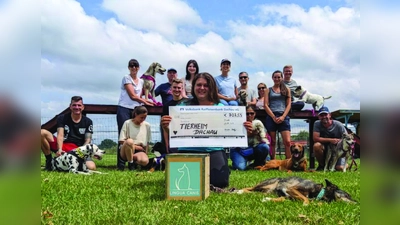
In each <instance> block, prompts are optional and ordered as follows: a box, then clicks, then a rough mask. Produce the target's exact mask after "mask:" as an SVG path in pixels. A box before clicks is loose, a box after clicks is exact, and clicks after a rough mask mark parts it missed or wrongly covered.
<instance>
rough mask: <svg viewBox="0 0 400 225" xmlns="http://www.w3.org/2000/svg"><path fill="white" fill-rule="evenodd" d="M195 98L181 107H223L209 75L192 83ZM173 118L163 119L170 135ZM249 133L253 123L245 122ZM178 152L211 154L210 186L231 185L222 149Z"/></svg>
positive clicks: (201, 76)
mask: <svg viewBox="0 0 400 225" xmlns="http://www.w3.org/2000/svg"><path fill="white" fill-rule="evenodd" d="M192 95H193V98H192V99H190V100H188V101H185V102H181V103H180V104H179V105H206V106H222V104H221V103H220V101H219V98H218V94H217V86H216V83H215V80H214V78H213V76H212V75H211V74H209V73H199V74H198V75H196V76H195V77H194V79H193V82H192ZM171 120H172V118H171V116H169V115H165V116H162V117H161V126H162V128H163V132H165V133H166V134H169V124H170V123H171ZM243 125H244V126H245V127H246V129H247V131H248V132H252V123H251V122H248V121H246V122H244V124H243ZM178 152H187V153H189V152H191V153H193V152H194V153H200V152H205V153H209V154H210V184H212V185H213V186H215V187H219V188H224V187H227V186H228V185H229V175H230V170H229V166H228V157H227V155H226V153H225V150H224V148H222V147H212V146H210V147H192V148H178Z"/></svg>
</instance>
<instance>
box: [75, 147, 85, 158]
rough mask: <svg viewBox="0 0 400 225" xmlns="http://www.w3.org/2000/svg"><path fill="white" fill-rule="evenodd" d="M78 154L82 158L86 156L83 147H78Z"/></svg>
mask: <svg viewBox="0 0 400 225" xmlns="http://www.w3.org/2000/svg"><path fill="white" fill-rule="evenodd" d="M76 154H77V155H78V157H80V158H84V157H85V155H84V154H83V152H82V151H81V148H77V149H76Z"/></svg>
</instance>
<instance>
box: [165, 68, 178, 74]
mask: <svg viewBox="0 0 400 225" xmlns="http://www.w3.org/2000/svg"><path fill="white" fill-rule="evenodd" d="M169 71H175V73H176V72H177V71H176V69H175V68H169V69H168V70H167V73H168V72H169Z"/></svg>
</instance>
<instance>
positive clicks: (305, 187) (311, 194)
mask: <svg viewBox="0 0 400 225" xmlns="http://www.w3.org/2000/svg"><path fill="white" fill-rule="evenodd" d="M325 182H326V187H325V188H324V185H323V184H322V183H320V184H318V183H315V182H314V181H312V180H307V179H303V178H300V177H285V178H281V177H276V178H270V179H267V180H264V181H262V182H261V183H259V184H257V185H256V186H254V187H251V188H244V189H241V190H236V191H234V192H236V193H237V194H242V193H248V192H264V193H267V194H269V193H271V192H273V193H275V194H276V195H278V197H277V198H268V197H267V198H264V199H263V201H274V202H280V201H284V200H285V199H287V198H289V199H291V200H300V201H303V205H308V204H309V203H310V199H315V200H322V201H326V202H332V201H345V202H349V203H357V201H355V200H353V199H352V197H351V196H350V194H349V193H347V192H345V191H343V190H341V189H339V187H338V186H336V185H335V184H333V183H332V182H330V181H329V180H327V179H325Z"/></svg>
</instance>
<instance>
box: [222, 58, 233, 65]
mask: <svg viewBox="0 0 400 225" xmlns="http://www.w3.org/2000/svg"><path fill="white" fill-rule="evenodd" d="M224 62H228V63H229V65H230V64H231V61H229V59H222V60H221V65H222V63H224Z"/></svg>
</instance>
